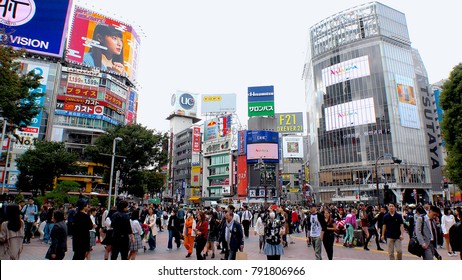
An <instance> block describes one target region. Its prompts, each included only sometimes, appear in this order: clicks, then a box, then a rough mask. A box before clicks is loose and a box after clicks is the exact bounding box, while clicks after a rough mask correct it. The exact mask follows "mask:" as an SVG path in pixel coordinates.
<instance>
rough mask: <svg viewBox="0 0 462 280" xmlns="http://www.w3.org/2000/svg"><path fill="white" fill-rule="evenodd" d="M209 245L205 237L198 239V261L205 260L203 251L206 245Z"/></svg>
mask: <svg viewBox="0 0 462 280" xmlns="http://www.w3.org/2000/svg"><path fill="white" fill-rule="evenodd" d="M206 244H207V239H205V238H203V237H196V257H197V259H198V260H203V259H204V257H203V256H202V250H204V247H205V245H206Z"/></svg>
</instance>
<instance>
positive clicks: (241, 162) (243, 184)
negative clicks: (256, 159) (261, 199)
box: [237, 156, 249, 196]
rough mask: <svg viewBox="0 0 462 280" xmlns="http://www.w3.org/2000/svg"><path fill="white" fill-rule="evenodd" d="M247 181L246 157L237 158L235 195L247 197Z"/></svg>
mask: <svg viewBox="0 0 462 280" xmlns="http://www.w3.org/2000/svg"><path fill="white" fill-rule="evenodd" d="M248 185H249V179H248V177H247V158H246V156H238V157H237V195H238V196H247V189H248Z"/></svg>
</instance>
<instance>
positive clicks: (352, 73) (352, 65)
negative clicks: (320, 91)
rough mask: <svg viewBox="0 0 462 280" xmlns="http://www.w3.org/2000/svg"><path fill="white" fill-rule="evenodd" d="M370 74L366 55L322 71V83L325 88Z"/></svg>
mask: <svg viewBox="0 0 462 280" xmlns="http://www.w3.org/2000/svg"><path fill="white" fill-rule="evenodd" d="M370 74H371V72H370V67H369V57H368V56H367V55H365V56H361V57H358V58H354V59H350V60H347V61H344V62H340V63H338V64H335V65H332V66H329V67H327V68H324V69H322V82H323V84H324V86H325V87H328V86H330V85H335V84H337V83H341V82H344V81H346V80H353V79H357V78H361V77H366V76H369V75H370Z"/></svg>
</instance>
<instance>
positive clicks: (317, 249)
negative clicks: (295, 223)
mask: <svg viewBox="0 0 462 280" xmlns="http://www.w3.org/2000/svg"><path fill="white" fill-rule="evenodd" d="M308 228H309V233H308V236H309V238H310V240H311V244H313V249H314V253H315V256H316V260H322V256H321V253H322V240H323V238H324V233H325V232H326V230H327V223H326V220H325V218H324V215H323V214H322V213H320V212H319V211H318V207H317V206H316V204H311V206H310V214H309V215H308Z"/></svg>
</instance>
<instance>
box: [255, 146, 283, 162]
mask: <svg viewBox="0 0 462 280" xmlns="http://www.w3.org/2000/svg"><path fill="white" fill-rule="evenodd" d="M278 154H279V149H278V144H277V143H255V144H248V145H247V160H252V159H260V158H262V159H278V158H279V157H278Z"/></svg>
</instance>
